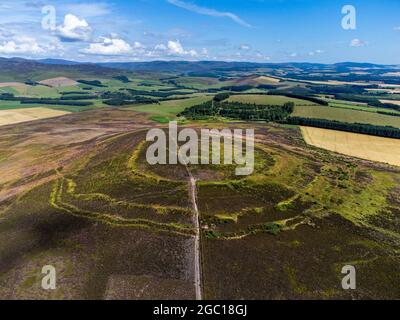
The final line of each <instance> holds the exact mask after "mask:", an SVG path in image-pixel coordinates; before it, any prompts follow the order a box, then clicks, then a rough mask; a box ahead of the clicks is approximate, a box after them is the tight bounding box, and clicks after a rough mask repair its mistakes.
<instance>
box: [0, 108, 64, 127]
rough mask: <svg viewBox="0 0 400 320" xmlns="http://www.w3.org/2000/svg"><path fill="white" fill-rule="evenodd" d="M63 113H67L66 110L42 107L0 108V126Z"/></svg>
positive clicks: (57, 115)
mask: <svg viewBox="0 0 400 320" xmlns="http://www.w3.org/2000/svg"><path fill="white" fill-rule="evenodd" d="M65 114H68V112H66V111H61V110H52V109H49V108H43V107H37V108H23V109H12V110H0V126H4V125H9V124H15V123H20V122H27V121H34V120H39V119H47V118H52V117H59V116H62V115H65Z"/></svg>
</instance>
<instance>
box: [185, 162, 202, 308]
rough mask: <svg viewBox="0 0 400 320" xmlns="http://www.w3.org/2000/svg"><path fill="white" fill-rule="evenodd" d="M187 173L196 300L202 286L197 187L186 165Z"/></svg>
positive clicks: (199, 296)
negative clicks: (191, 209) (191, 210)
mask: <svg viewBox="0 0 400 320" xmlns="http://www.w3.org/2000/svg"><path fill="white" fill-rule="evenodd" d="M186 169H187V172H188V175H189V194H190V199H191V201H192V208H193V212H194V213H195V216H194V224H195V229H196V234H195V239H194V284H195V289H196V300H202V298H203V297H202V288H201V252H200V218H199V209H198V207H197V201H196V198H197V188H196V179H195V178H194V177H193V176H192V174H191V172H190V171H189V169H188V168H187V167H186Z"/></svg>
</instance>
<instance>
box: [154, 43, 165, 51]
mask: <svg viewBox="0 0 400 320" xmlns="http://www.w3.org/2000/svg"><path fill="white" fill-rule="evenodd" d="M154 50H157V51H166V50H167V46H166V45H165V44H162V43H160V44H157V45H156V46H155V47H154Z"/></svg>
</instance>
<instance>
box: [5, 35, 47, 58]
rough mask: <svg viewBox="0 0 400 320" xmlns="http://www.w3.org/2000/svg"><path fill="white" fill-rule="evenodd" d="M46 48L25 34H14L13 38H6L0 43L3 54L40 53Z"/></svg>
mask: <svg viewBox="0 0 400 320" xmlns="http://www.w3.org/2000/svg"><path fill="white" fill-rule="evenodd" d="M46 49H47V50H49V49H51V48H43V47H41V46H40V45H39V44H38V42H37V41H36V39H34V38H31V37H27V36H16V37H14V39H11V40H6V41H4V42H3V43H0V53H3V54H7V55H9V54H21V53H23V54H33V55H37V54H42V53H45V52H46Z"/></svg>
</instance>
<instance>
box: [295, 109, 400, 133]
mask: <svg viewBox="0 0 400 320" xmlns="http://www.w3.org/2000/svg"><path fill="white" fill-rule="evenodd" d="M292 115H293V116H297V117H304V118H316V119H327V120H336V121H342V122H349V123H367V124H372V125H377V126H392V127H396V128H400V117H395V116H390V115H384V114H378V113H373V112H364V111H358V110H353V109H345V108H335V107H327V106H317V105H316V106H295V108H294V112H293V114H292Z"/></svg>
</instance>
